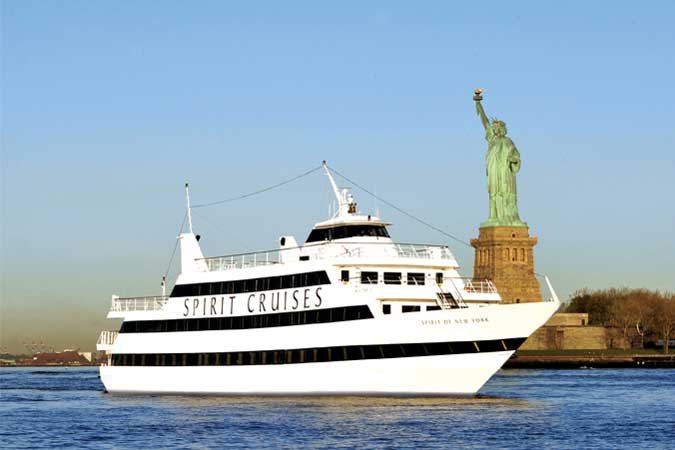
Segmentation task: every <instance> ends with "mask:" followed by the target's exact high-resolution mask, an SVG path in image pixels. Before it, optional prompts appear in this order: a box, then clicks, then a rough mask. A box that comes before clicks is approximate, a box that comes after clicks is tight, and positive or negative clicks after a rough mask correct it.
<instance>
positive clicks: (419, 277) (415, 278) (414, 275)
mask: <svg viewBox="0 0 675 450" xmlns="http://www.w3.org/2000/svg"><path fill="white" fill-rule="evenodd" d="M408 284H414V285H423V284H424V274H423V273H418V272H408Z"/></svg>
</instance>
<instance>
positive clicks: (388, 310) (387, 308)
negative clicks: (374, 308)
mask: <svg viewBox="0 0 675 450" xmlns="http://www.w3.org/2000/svg"><path fill="white" fill-rule="evenodd" d="M382 314H391V305H382Z"/></svg>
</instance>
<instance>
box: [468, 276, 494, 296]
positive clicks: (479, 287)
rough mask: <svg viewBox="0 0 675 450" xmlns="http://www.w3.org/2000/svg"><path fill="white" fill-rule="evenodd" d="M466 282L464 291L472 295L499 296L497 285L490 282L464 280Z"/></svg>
mask: <svg viewBox="0 0 675 450" xmlns="http://www.w3.org/2000/svg"><path fill="white" fill-rule="evenodd" d="M462 281H463V282H464V291H466V292H470V293H472V294H497V293H498V292H497V288H496V287H495V284H494V283H493V282H492V281H490V280H480V281H478V280H474V279H472V278H462Z"/></svg>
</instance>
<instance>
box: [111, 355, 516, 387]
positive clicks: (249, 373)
mask: <svg viewBox="0 0 675 450" xmlns="http://www.w3.org/2000/svg"><path fill="white" fill-rule="evenodd" d="M512 353H513V352H512V351H503V352H491V353H484V354H480V353H477V354H462V355H441V356H420V357H412V358H396V359H379V360H366V361H341V362H325V363H308V364H289V365H271V366H241V367H237V366H234V367H229V366H228V367H213V366H195V367H115V366H105V367H101V380H102V381H103V383H104V384H105V386H106V388H107V390H108V392H111V393H128V394H201V395H228V394H229V395H394V396H396V395H401V396H410V395H421V396H439V395H473V394H476V393H477V392H478V391H479V389H480V388H481V387H482V386H483V385H484V384H485V383H486V382H487V381H488V380H489V379H490V377H492V375H494V373H495V372H496V371H497V370H499V368H500V367H501V366H502V365H503V364H504V362H505V361H506V360H507V359H508V358H509V357H510V356H511V354H512Z"/></svg>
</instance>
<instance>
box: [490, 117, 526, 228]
mask: <svg viewBox="0 0 675 450" xmlns="http://www.w3.org/2000/svg"><path fill="white" fill-rule="evenodd" d="M490 131H491V130H490ZM487 141H488V144H489V146H488V152H487V155H486V156H485V162H486V167H487V188H488V192H489V194H490V218H489V219H488V221H489V222H499V223H500V224H503V225H508V224H513V225H516V224H519V223H522V221H521V220H520V217H519V216H518V206H517V202H516V173H517V172H518V171H519V170H520V153H519V152H518V149H517V148H516V146H515V145H514V144H513V141H511V139H509V138H508V137H506V136H495V135H494V134H492V133H490V132H488V136H487Z"/></svg>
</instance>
